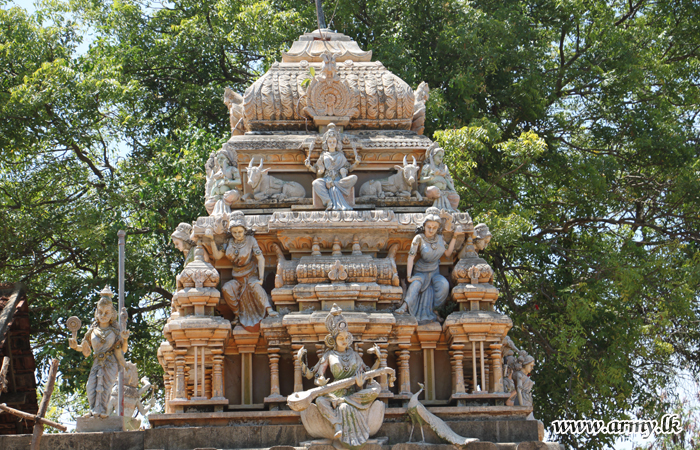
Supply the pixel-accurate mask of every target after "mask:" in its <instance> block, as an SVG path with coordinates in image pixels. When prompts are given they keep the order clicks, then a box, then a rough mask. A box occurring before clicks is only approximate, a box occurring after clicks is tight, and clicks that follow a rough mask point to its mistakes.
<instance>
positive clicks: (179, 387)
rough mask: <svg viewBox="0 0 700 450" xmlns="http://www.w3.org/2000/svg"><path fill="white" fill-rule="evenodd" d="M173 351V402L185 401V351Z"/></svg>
mask: <svg viewBox="0 0 700 450" xmlns="http://www.w3.org/2000/svg"><path fill="white" fill-rule="evenodd" d="M174 351H175V354H176V356H175V400H187V385H186V380H185V355H186V354H187V349H182V348H176V349H174Z"/></svg>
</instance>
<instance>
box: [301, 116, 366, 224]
mask: <svg viewBox="0 0 700 450" xmlns="http://www.w3.org/2000/svg"><path fill="white" fill-rule="evenodd" d="M322 142H323V147H322V148H323V151H322V152H321V156H319V158H318V160H317V161H316V164H314V165H311V152H310V151H309V155H308V156H307V157H306V160H305V161H304V165H306V167H307V168H308V169H309V170H310V171H311V172H315V173H316V177H317V178H316V180H314V182H313V183H312V185H313V190H314V194H316V195H318V197H319V198H320V199H321V201H322V202H323V206H325V207H326V210H334V211H350V210H352V206H350V204H349V203H348V201H347V197H348V196H349V195H350V190H351V188H352V187H353V186H355V183H357V175H348V173H349V172H352V171H353V170H354V169H355V167H357V165H358V164H360V156H359V155H358V154H357V149H355V148H354V147H353V151H354V153H355V162H354V163H352V164H350V163H349V162H348V160H347V158H345V154H344V153H343V151H342V150H343V145H342V136H341V134H340V133H339V132H338V131H337V130H336V128H335V124H332V123H331V124H329V125H328V130H327V131H326V132H325V133H324V134H323V140H322Z"/></svg>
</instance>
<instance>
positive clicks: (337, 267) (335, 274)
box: [328, 259, 348, 283]
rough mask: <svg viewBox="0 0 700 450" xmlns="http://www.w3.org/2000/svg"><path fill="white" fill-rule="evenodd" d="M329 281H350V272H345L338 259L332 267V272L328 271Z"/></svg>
mask: <svg viewBox="0 0 700 450" xmlns="http://www.w3.org/2000/svg"><path fill="white" fill-rule="evenodd" d="M328 279H330V280H331V282H333V283H335V282H341V283H342V282H344V281H345V280H347V279H348V272H347V271H346V270H345V267H344V266H343V265H342V264H340V261H338V260H337V259H336V261H335V264H333V265H332V266H331V270H329V271H328Z"/></svg>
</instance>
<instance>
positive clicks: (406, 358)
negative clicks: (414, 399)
mask: <svg viewBox="0 0 700 450" xmlns="http://www.w3.org/2000/svg"><path fill="white" fill-rule="evenodd" d="M410 346H411V344H399V348H400V349H401V350H399V351H397V352H396V354H397V357H398V359H399V364H398V365H399V385H400V389H399V394H401V395H409V396H410V395H412V394H411V369H410V363H409V362H410V360H411V352H410V351H409V350H408V348H409V347H410Z"/></svg>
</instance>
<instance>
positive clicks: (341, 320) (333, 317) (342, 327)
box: [326, 303, 352, 347]
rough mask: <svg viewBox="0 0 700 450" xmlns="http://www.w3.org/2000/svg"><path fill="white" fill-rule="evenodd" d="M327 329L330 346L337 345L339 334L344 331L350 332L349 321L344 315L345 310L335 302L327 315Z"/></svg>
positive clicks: (327, 343) (327, 341)
mask: <svg viewBox="0 0 700 450" xmlns="http://www.w3.org/2000/svg"><path fill="white" fill-rule="evenodd" d="M326 329H327V330H328V335H327V336H326V345H327V346H328V347H333V346H335V338H336V337H338V334H340V333H342V332H343V331H346V332H348V333H349V331H348V322H347V321H346V320H345V317H343V310H342V309H340V307H339V306H338V305H337V304H335V303H334V304H333V307H332V308H331V311H330V313H329V314H328V316H326ZM351 336H352V335H351Z"/></svg>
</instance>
